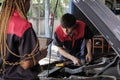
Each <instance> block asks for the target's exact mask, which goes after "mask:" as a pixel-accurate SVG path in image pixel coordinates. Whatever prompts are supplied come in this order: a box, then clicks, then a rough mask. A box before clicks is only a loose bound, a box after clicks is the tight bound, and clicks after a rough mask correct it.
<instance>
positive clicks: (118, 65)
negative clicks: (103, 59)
mask: <svg viewBox="0 0 120 80" xmlns="http://www.w3.org/2000/svg"><path fill="white" fill-rule="evenodd" d="M117 71H118V75H120V60H119V61H118V62H117Z"/></svg>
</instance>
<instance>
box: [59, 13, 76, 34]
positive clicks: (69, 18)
mask: <svg viewBox="0 0 120 80" xmlns="http://www.w3.org/2000/svg"><path fill="white" fill-rule="evenodd" d="M61 25H62V29H63V32H64V33H65V34H67V35H69V34H71V32H72V31H73V29H74V27H75V25H76V18H75V17H74V16H73V15H72V14H69V13H66V14H64V15H63V16H62V17H61Z"/></svg>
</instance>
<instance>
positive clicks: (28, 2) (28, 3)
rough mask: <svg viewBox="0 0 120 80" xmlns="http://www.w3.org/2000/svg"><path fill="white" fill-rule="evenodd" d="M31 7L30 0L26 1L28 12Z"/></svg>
mask: <svg viewBox="0 0 120 80" xmlns="http://www.w3.org/2000/svg"><path fill="white" fill-rule="evenodd" d="M29 8H30V0H26V2H25V9H26V13H27V12H28V11H29Z"/></svg>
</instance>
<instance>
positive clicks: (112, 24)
mask: <svg viewBox="0 0 120 80" xmlns="http://www.w3.org/2000/svg"><path fill="white" fill-rule="evenodd" d="M73 3H74V4H75V5H76V6H77V7H78V8H79V10H80V11H81V12H82V13H83V14H84V15H85V16H86V17H87V18H88V19H89V20H90V22H91V23H92V24H93V25H94V26H95V27H96V29H97V30H98V31H99V32H100V33H101V35H102V36H103V37H104V38H105V39H106V40H107V42H108V43H109V44H110V45H111V47H112V48H113V49H114V51H115V53H116V54H117V55H118V56H119V57H120V20H119V19H118V18H117V17H116V15H115V14H114V13H113V12H112V11H111V10H110V9H109V8H108V7H107V6H105V5H104V4H103V3H101V2H100V0H73Z"/></svg>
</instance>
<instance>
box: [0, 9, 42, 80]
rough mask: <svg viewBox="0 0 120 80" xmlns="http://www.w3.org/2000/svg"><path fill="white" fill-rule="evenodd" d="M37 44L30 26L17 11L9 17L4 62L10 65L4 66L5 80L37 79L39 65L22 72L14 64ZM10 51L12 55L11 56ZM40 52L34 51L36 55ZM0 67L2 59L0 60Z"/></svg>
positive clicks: (19, 67) (17, 65)
mask: <svg viewBox="0 0 120 80" xmlns="http://www.w3.org/2000/svg"><path fill="white" fill-rule="evenodd" d="M37 42H38V39H37V36H36V34H35V32H34V30H33V28H32V25H31V23H30V22H28V21H27V20H25V19H23V18H21V17H20V15H19V14H18V12H17V11H15V12H14V13H13V15H12V16H11V17H10V20H9V24H8V28H7V41H6V43H7V46H8V48H7V53H6V62H8V63H11V64H13V65H10V64H6V65H5V67H4V68H5V73H4V78H5V80H33V79H34V78H36V77H37V74H38V71H39V70H38V69H40V67H39V65H38V64H37V65H36V66H34V67H32V68H30V69H26V70H24V69H23V68H22V67H21V66H20V65H19V64H16V65H15V63H16V62H18V63H19V62H20V61H21V60H23V59H25V58H26V56H25V55H27V54H31V52H32V51H33V49H34V48H35V47H36V44H37ZM10 51H12V52H13V53H14V54H12V52H10ZM39 53H40V51H39V50H37V51H36V53H35V54H36V55H37V54H39ZM0 61H1V62H0V65H2V62H3V61H2V59H0ZM2 76H3V75H2Z"/></svg>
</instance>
